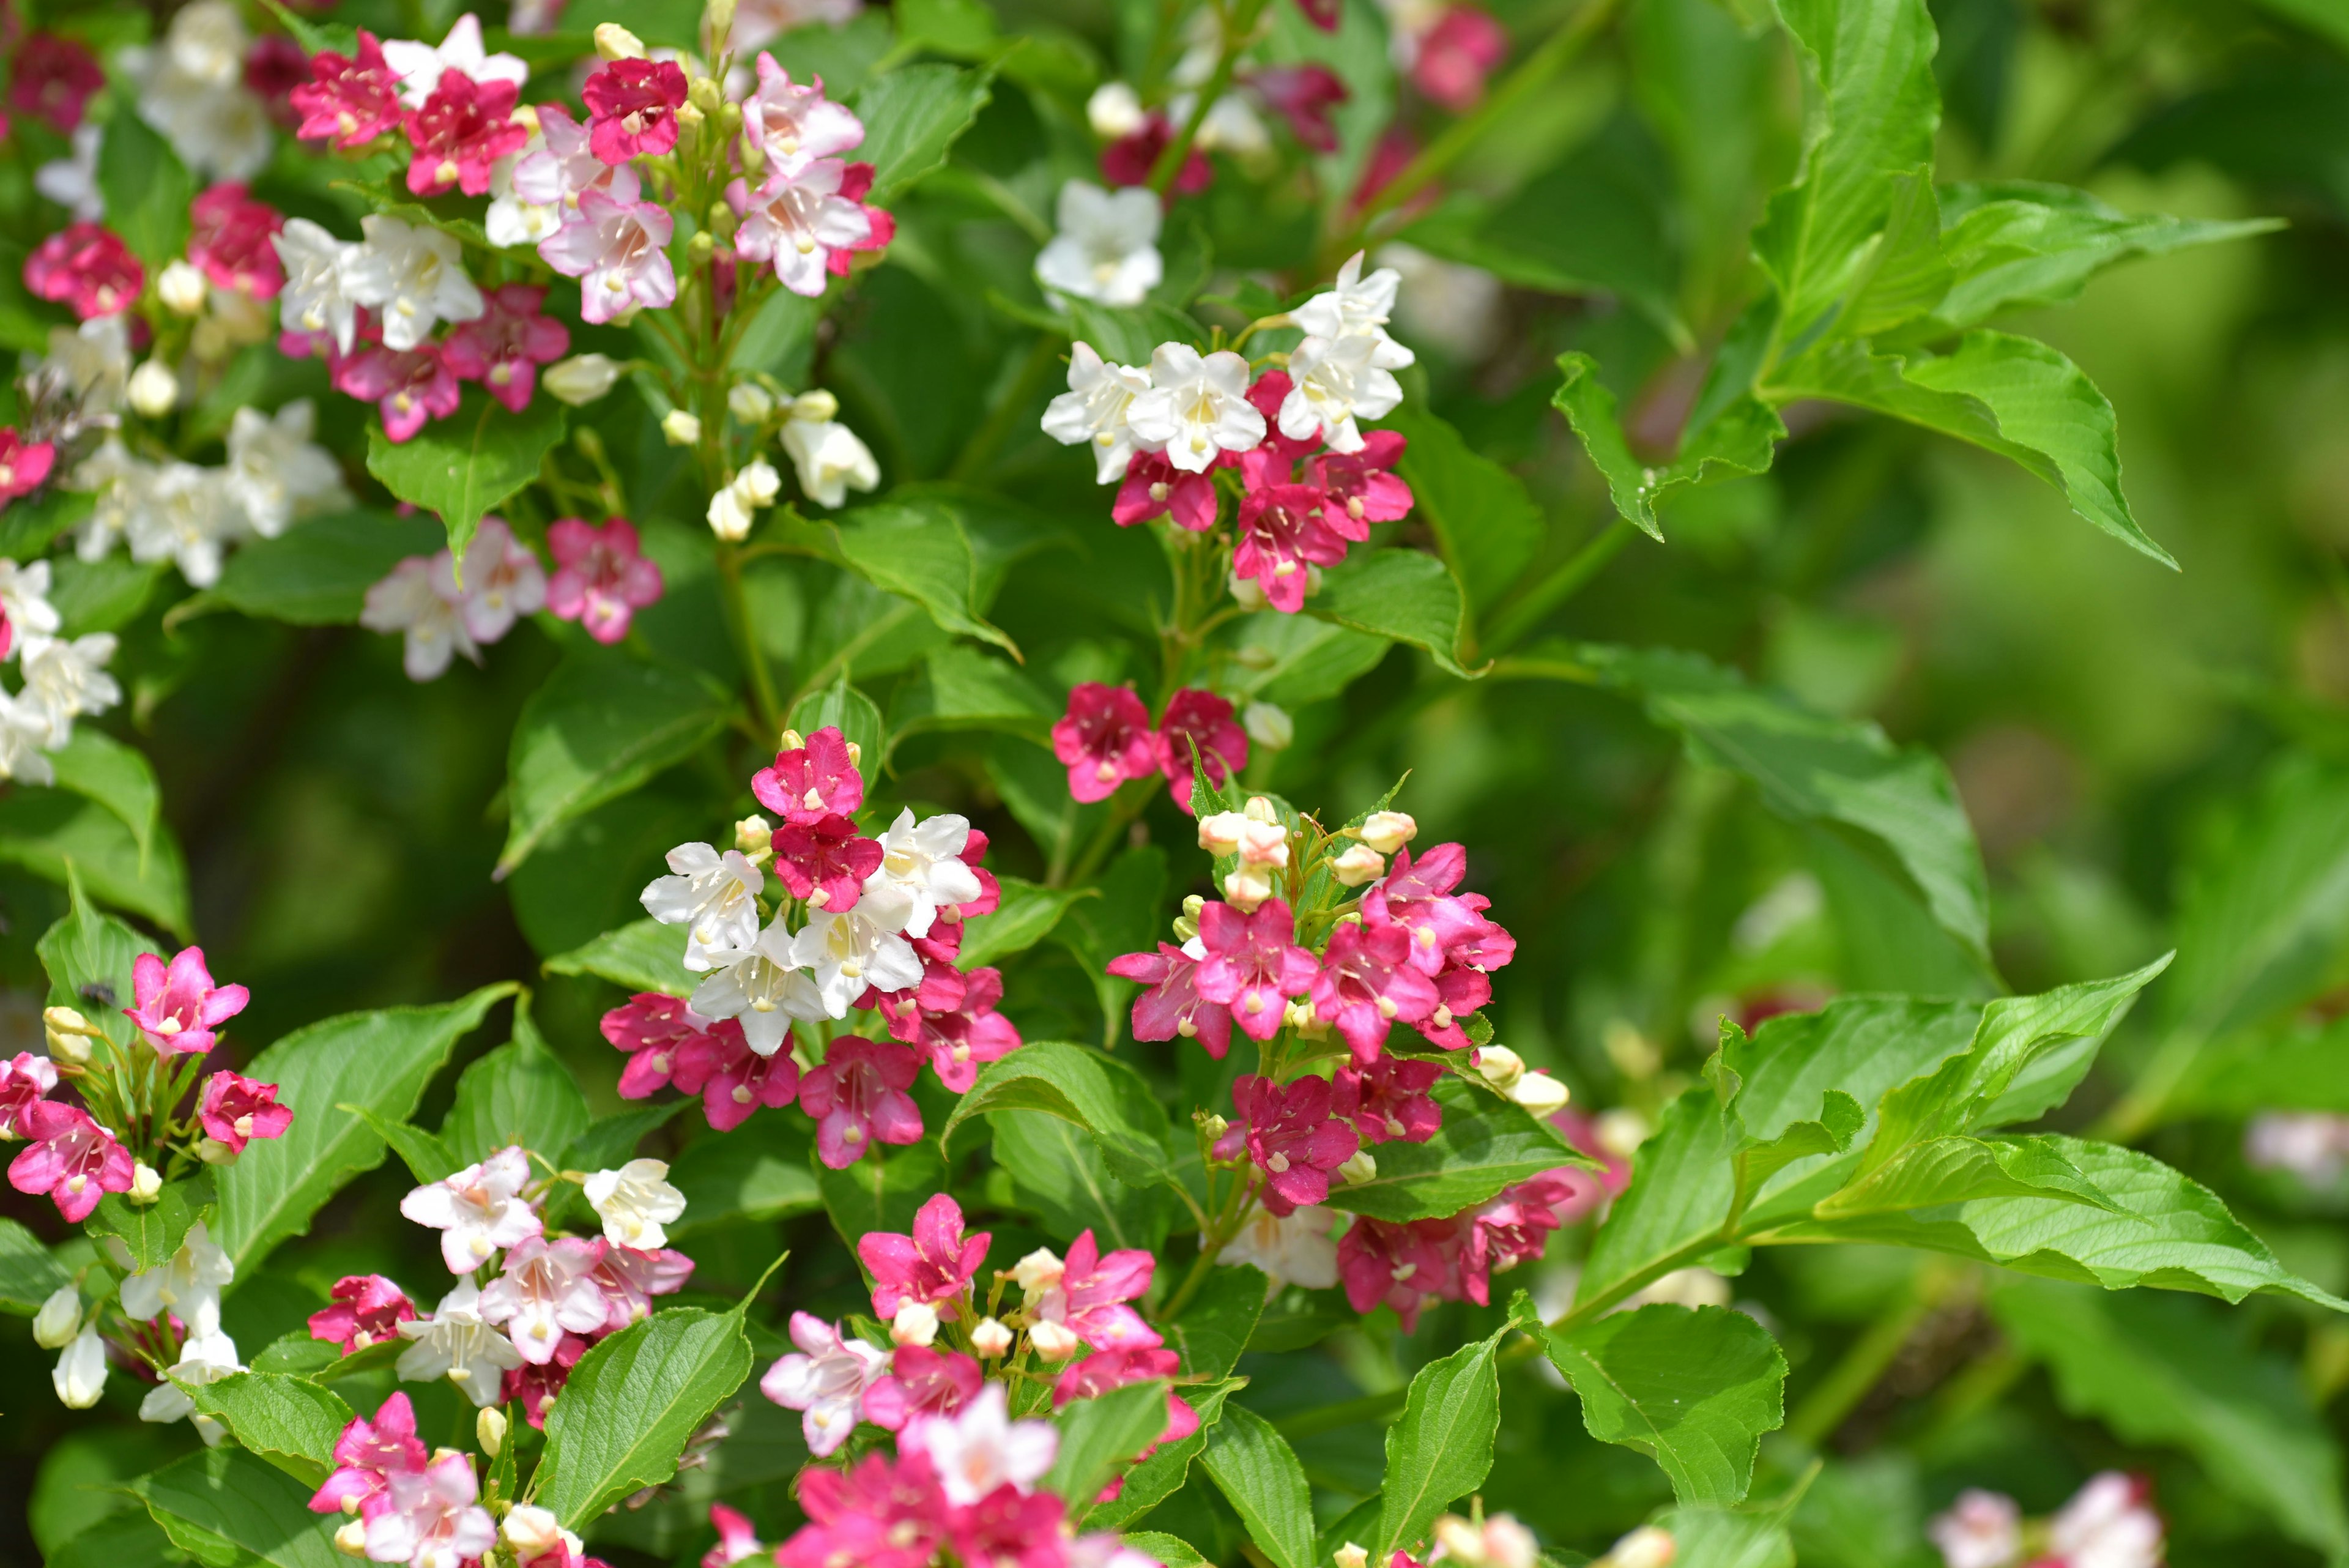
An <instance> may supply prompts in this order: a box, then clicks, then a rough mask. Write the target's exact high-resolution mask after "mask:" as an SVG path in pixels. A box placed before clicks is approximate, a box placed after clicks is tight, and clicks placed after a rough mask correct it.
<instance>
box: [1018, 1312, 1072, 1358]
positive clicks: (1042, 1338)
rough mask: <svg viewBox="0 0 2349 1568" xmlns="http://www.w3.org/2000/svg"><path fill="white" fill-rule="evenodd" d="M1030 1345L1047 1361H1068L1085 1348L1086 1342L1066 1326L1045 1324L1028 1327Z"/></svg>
mask: <svg viewBox="0 0 2349 1568" xmlns="http://www.w3.org/2000/svg"><path fill="white" fill-rule="evenodd" d="M1028 1343H1029V1344H1030V1345H1034V1346H1035V1347H1036V1354H1037V1355H1040V1356H1042V1357H1043V1358H1044V1359H1045V1360H1047V1361H1066V1360H1067V1359H1068V1358H1069V1357H1071V1355H1075V1354H1076V1353H1077V1352H1078V1351H1080V1350H1081V1349H1083V1348H1084V1342H1083V1341H1082V1340H1080V1339H1079V1338H1078V1337H1077V1336H1076V1335H1075V1334H1072V1333H1071V1332H1070V1330H1069V1328H1068V1326H1067V1325H1066V1324H1057V1323H1052V1322H1049V1321H1047V1322H1044V1323H1037V1324H1029V1326H1028Z"/></svg>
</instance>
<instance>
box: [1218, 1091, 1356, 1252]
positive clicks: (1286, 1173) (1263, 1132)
mask: <svg viewBox="0 0 2349 1568" xmlns="http://www.w3.org/2000/svg"><path fill="white" fill-rule="evenodd" d="M1335 1105H1336V1100H1335V1092H1334V1091H1333V1090H1332V1089H1331V1087H1330V1081H1329V1080H1328V1079H1327V1078H1317V1077H1314V1076H1312V1075H1307V1076H1305V1077H1302V1078H1299V1079H1298V1080H1297V1081H1296V1082H1295V1083H1293V1084H1288V1085H1281V1084H1276V1083H1274V1082H1273V1081H1272V1080H1271V1079H1269V1078H1267V1077H1263V1076H1260V1075H1257V1074H1255V1073H1244V1074H1242V1075H1240V1076H1239V1077H1238V1078H1237V1080H1235V1081H1234V1082H1233V1084H1232V1106H1233V1108H1234V1109H1235V1110H1237V1112H1238V1113H1239V1117H1238V1119H1237V1121H1235V1122H1233V1123H1232V1125H1231V1126H1230V1127H1228V1128H1227V1129H1226V1131H1225V1133H1224V1136H1223V1137H1219V1138H1217V1139H1216V1149H1215V1152H1216V1158H1218V1159H1237V1158H1239V1157H1240V1154H1241V1152H1242V1151H1243V1150H1245V1151H1246V1152H1247V1156H1248V1158H1251V1159H1253V1160H1255V1161H1256V1163H1257V1167H1258V1168H1261V1169H1262V1170H1263V1171H1264V1173H1265V1192H1264V1206H1265V1209H1266V1210H1267V1211H1268V1213H1270V1214H1272V1215H1274V1216H1275V1217H1276V1218H1278V1216H1281V1215H1284V1214H1289V1213H1293V1212H1294V1211H1296V1210H1299V1209H1302V1208H1304V1207H1306V1206H1307V1205H1308V1204H1313V1203H1319V1202H1320V1201H1321V1200H1322V1199H1325V1198H1327V1197H1329V1196H1330V1172H1331V1171H1333V1170H1335V1169H1337V1168H1339V1167H1340V1166H1341V1165H1343V1164H1345V1163H1346V1162H1347V1161H1348V1160H1350V1159H1351V1158H1354V1152H1355V1151H1356V1150H1357V1149H1359V1148H1361V1146H1362V1140H1361V1137H1358V1136H1357V1135H1356V1134H1355V1132H1354V1129H1353V1128H1352V1127H1349V1126H1347V1125H1346V1124H1345V1123H1344V1122H1342V1121H1340V1120H1339V1119H1337V1117H1336V1116H1333V1115H1332V1114H1331V1112H1332V1110H1333V1109H1334V1107H1335Z"/></svg>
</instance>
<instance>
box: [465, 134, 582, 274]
mask: <svg viewBox="0 0 2349 1568" xmlns="http://www.w3.org/2000/svg"><path fill="white" fill-rule="evenodd" d="M543 151H546V137H545V135H544V133H543V132H534V133H533V135H532V136H531V139H530V140H528V141H527V142H525V143H523V148H522V151H519V152H512V153H509V154H507V155H506V156H505V157H503V158H501V159H499V160H498V161H496V162H494V163H492V164H491V165H490V210H489V211H488V212H487V213H484V214H482V217H481V229H482V232H483V233H484V234H487V235H488V236H489V241H490V244H493V245H496V246H497V247H499V248H500V249H501V250H512V249H513V248H515V247H516V246H519V245H534V244H538V242H539V241H541V240H543V239H545V238H546V237H547V236H548V235H550V234H554V231H555V230H557V229H559V228H561V227H562V226H563V214H564V207H563V206H562V204H561V203H559V202H552V203H547V202H533V201H530V200H528V199H527V198H525V197H524V196H523V195H522V193H521V192H517V191H516V190H515V189H514V169H515V166H516V165H518V164H520V163H521V162H522V161H523V159H525V158H528V157H531V156H533V154H536V153H540V152H543Z"/></svg>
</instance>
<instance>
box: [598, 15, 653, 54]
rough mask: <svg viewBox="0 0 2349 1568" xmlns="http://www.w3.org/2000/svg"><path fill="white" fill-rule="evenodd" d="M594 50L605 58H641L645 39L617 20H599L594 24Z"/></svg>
mask: <svg viewBox="0 0 2349 1568" xmlns="http://www.w3.org/2000/svg"><path fill="white" fill-rule="evenodd" d="M595 52H596V53H597V54H599V55H601V56H603V57H605V59H607V60H641V59H643V58H644V57H645V41H644V40H643V39H642V38H639V37H637V36H636V35H635V34H634V33H631V32H629V31H628V30H627V29H626V27H623V26H620V25H619V24H618V23H617V22H599V23H597V24H596V26H595Z"/></svg>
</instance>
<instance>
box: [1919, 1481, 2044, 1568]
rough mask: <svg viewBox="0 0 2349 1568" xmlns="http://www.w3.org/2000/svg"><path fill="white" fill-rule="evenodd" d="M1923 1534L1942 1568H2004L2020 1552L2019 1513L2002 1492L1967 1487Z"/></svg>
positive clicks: (1933, 1520)
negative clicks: (1937, 1552)
mask: <svg viewBox="0 0 2349 1568" xmlns="http://www.w3.org/2000/svg"><path fill="white" fill-rule="evenodd" d="M1925 1533H1926V1535H1927V1536H1928V1537H1930V1539H1931V1541H1932V1542H1933V1544H1934V1545H1935V1546H1936V1547H1938V1548H1940V1553H1941V1561H1942V1563H1944V1564H1945V1565H1946V1568H2008V1565H2009V1564H2010V1563H2013V1561H2014V1560H2015V1558H2016V1557H2017V1556H2018V1555H2019V1554H2020V1553H2021V1552H2022V1551H2023V1510H2022V1509H2021V1508H2019V1507H2017V1506H2016V1504H2015V1501H2014V1500H2013V1498H2011V1497H2008V1496H2007V1495H2006V1494H2005V1493H2003V1492H1995V1491H1984V1490H1982V1488H1980V1487H1968V1488H1967V1489H1966V1490H1963V1491H1961V1492H1960V1493H1958V1501H1955V1502H1953V1503H1951V1505H1950V1511H1948V1512H1947V1513H1937V1514H1935V1515H1934V1516H1933V1518H1932V1521H1931V1522H1930V1523H1929V1524H1927V1525H1926V1526H1925Z"/></svg>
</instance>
